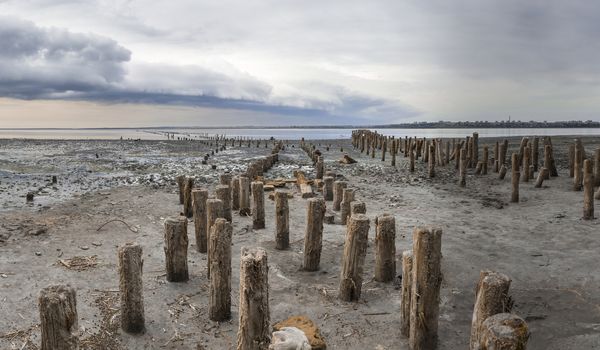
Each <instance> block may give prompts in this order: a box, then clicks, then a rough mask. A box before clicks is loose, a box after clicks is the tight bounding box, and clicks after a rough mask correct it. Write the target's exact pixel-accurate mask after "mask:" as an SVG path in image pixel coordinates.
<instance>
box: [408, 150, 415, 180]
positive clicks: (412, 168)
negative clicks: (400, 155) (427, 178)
mask: <svg viewBox="0 0 600 350" xmlns="http://www.w3.org/2000/svg"><path fill="white" fill-rule="evenodd" d="M413 145H414V144H413ZM409 156H410V158H409V159H410V172H411V173H414V172H415V148H414V147H412V146H411V147H410V152H409Z"/></svg>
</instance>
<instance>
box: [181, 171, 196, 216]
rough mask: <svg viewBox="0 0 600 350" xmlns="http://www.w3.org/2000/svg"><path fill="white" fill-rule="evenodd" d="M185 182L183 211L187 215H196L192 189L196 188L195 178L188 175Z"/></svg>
mask: <svg viewBox="0 0 600 350" xmlns="http://www.w3.org/2000/svg"><path fill="white" fill-rule="evenodd" d="M184 183H185V185H184V190H183V191H184V192H183V213H184V214H185V216H186V217H188V218H191V217H192V216H194V210H193V208H192V189H193V188H194V178H192V177H188V178H186V179H185V181H184Z"/></svg>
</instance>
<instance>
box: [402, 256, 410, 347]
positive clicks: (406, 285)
mask: <svg viewBox="0 0 600 350" xmlns="http://www.w3.org/2000/svg"><path fill="white" fill-rule="evenodd" d="M412 266H413V252H412V251H411V250H406V251H404V252H402V294H401V303H400V305H401V307H400V316H401V317H400V321H401V324H400V331H401V333H402V335H404V336H405V337H407V338H408V337H409V336H410V305H411V295H412V294H411V293H412Z"/></svg>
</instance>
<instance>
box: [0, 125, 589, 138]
mask: <svg viewBox="0 0 600 350" xmlns="http://www.w3.org/2000/svg"><path fill="white" fill-rule="evenodd" d="M352 130H353V129H347V128H339V129H336V128H325V129H317V128H309V129H300V128H264V129H263V128H261V129H234V128H231V129H205V128H165V129H154V128H153V129H0V139H3V138H5V139H13V138H18V139H75V140H86V139H90V140H91V139H96V140H99V139H106V140H117V139H120V138H123V139H133V140H136V139H142V140H166V139H167V136H166V134H167V133H170V134H174V135H175V138H177V137H186V138H192V139H202V138H205V137H206V136H207V135H226V136H228V137H238V136H242V137H246V138H248V137H249V138H253V139H269V138H271V137H273V138H275V139H280V140H298V139H301V138H302V137H304V138H305V139H307V140H332V139H345V138H349V137H350V135H351V133H352ZM375 130H377V131H379V132H380V133H383V134H385V135H393V136H396V137H404V136H415V135H416V136H418V137H427V138H434V137H435V138H439V137H442V138H448V137H455V138H458V137H465V136H468V135H472V134H473V132H475V131H477V132H479V137H509V136H530V135H536V136H560V135H600V128H521V129H517V128H490V129H375Z"/></svg>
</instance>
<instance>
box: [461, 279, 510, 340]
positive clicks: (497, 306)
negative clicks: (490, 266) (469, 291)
mask: <svg viewBox="0 0 600 350" xmlns="http://www.w3.org/2000/svg"><path fill="white" fill-rule="evenodd" d="M510 282H511V280H510V278H509V277H508V276H506V275H504V274H501V273H497V272H492V271H481V272H480V274H479V282H478V283H477V289H476V290H475V307H474V308H473V318H472V321H471V341H470V349H471V350H477V349H479V339H480V334H479V330H480V329H481V324H482V323H483V321H485V320H486V319H487V318H488V317H490V316H492V315H495V314H499V313H503V312H505V311H507V309H508V306H507V305H508V303H509V295H508V289H509V288H510Z"/></svg>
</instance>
